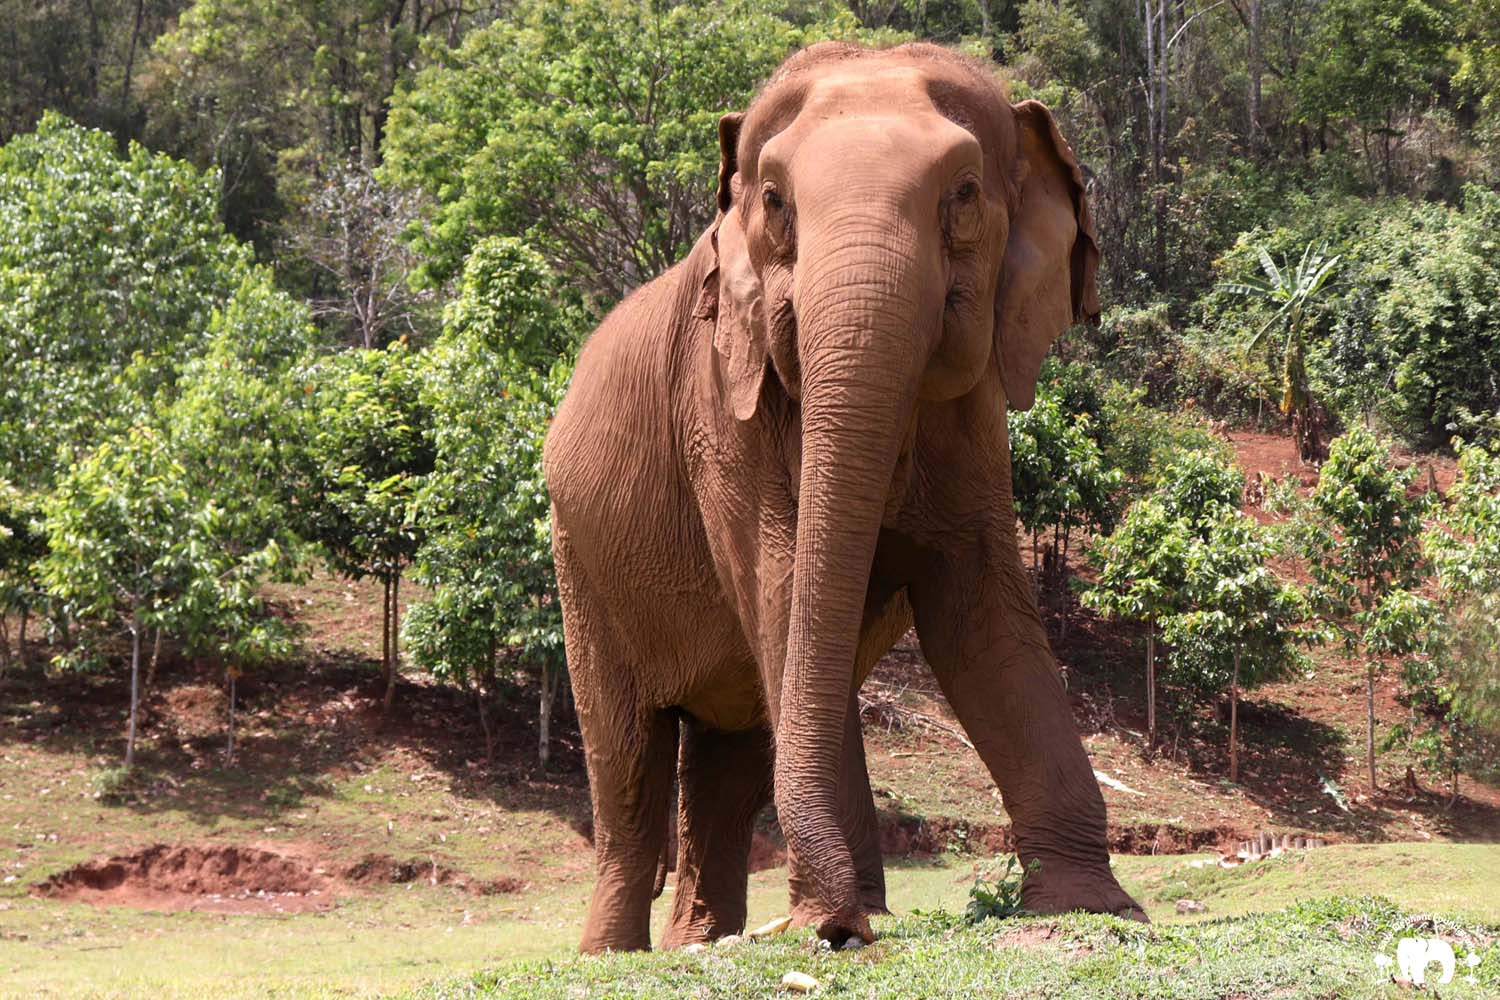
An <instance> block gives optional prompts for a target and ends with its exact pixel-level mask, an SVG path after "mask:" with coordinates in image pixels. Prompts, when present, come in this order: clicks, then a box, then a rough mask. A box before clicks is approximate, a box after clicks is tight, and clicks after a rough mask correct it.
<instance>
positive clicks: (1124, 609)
mask: <svg viewBox="0 0 1500 1000" xmlns="http://www.w3.org/2000/svg"><path fill="white" fill-rule="evenodd" d="M1243 492H1244V477H1243V476H1241V475H1240V473H1239V471H1238V470H1237V469H1234V468H1233V467H1232V466H1229V465H1227V464H1226V463H1224V462H1222V461H1220V460H1219V459H1218V458H1217V457H1216V456H1214V455H1213V454H1211V453H1209V452H1206V451H1196V450H1195V451H1189V452H1185V453H1183V454H1181V455H1179V456H1178V457H1177V458H1176V459H1175V460H1174V461H1173V462H1172V463H1171V464H1170V465H1168V466H1167V468H1166V469H1164V470H1163V471H1162V473H1161V476H1160V478H1159V479H1158V481H1157V486H1156V488H1155V490H1153V492H1152V493H1151V495H1149V496H1147V497H1145V498H1143V499H1141V500H1139V501H1137V502H1136V503H1135V504H1133V505H1132V506H1131V507H1130V509H1129V510H1127V511H1126V512H1125V517H1124V518H1123V519H1122V520H1121V521H1120V525H1119V527H1117V528H1116V529H1115V530H1114V532H1113V533H1112V534H1110V535H1108V536H1106V537H1104V538H1101V539H1098V540H1096V542H1095V544H1094V546H1093V547H1092V548H1091V549H1090V550H1089V559H1090V561H1091V562H1092V563H1093V564H1094V567H1095V569H1096V570H1097V572H1098V580H1097V582H1096V583H1095V584H1094V586H1092V587H1091V588H1089V589H1088V590H1086V591H1085V592H1084V595H1083V603H1084V604H1085V605H1087V606H1089V607H1092V608H1094V609H1095V610H1097V611H1099V612H1100V613H1101V614H1103V615H1104V616H1105V617H1107V618H1124V619H1127V620H1130V621H1138V622H1142V623H1144V624H1145V626H1146V740H1147V744H1148V746H1149V747H1151V748H1152V749H1154V748H1155V746H1156V733H1157V728H1156V640H1157V630H1158V628H1159V626H1160V624H1161V622H1162V621H1163V620H1164V619H1166V618H1167V617H1169V616H1171V615H1174V614H1177V613H1179V612H1181V611H1184V610H1185V609H1186V604H1185V601H1186V600H1187V597H1188V591H1187V588H1188V583H1189V580H1188V569H1189V566H1188V558H1189V556H1190V555H1192V554H1193V553H1194V552H1195V551H1197V549H1195V546H1201V544H1202V543H1204V542H1206V541H1207V539H1208V537H1209V532H1210V529H1211V526H1212V525H1213V523H1214V519H1215V518H1216V517H1217V516H1218V514H1219V512H1220V511H1221V510H1222V509H1224V508H1226V507H1237V506H1238V504H1239V501H1240V498H1241V496H1242V495H1243Z"/></svg>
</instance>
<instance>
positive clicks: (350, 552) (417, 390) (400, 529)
mask: <svg viewBox="0 0 1500 1000" xmlns="http://www.w3.org/2000/svg"><path fill="white" fill-rule="evenodd" d="M299 378H300V379H301V380H302V382H303V384H304V386H305V392H306V394H307V396H308V399H307V401H306V404H305V406H306V417H305V418H306V420H307V424H306V432H305V433H306V434H307V441H306V453H305V457H304V459H303V461H304V470H305V471H304V473H303V474H304V476H305V481H306V484H307V485H306V495H305V497H304V502H303V504H302V506H301V507H300V510H301V521H302V523H303V529H302V530H303V532H304V534H305V535H306V537H307V538H308V539H309V540H310V541H313V542H316V543H317V544H318V545H320V546H321V547H322V548H323V550H324V552H325V553H326V554H327V556H328V558H329V560H330V561H331V562H332V564H333V566H334V568H335V569H336V570H337V571H338V572H340V573H342V574H344V575H346V576H349V577H352V578H354V579H362V578H363V577H366V576H373V577H375V578H376V579H378V580H379V581H380V583H381V588H382V592H383V604H382V606H381V658H380V667H381V678H382V680H383V681H384V682H385V695H384V706H385V709H386V710H387V711H389V710H390V708H391V706H392V705H393V704H394V702H395V697H396V676H397V674H398V672H399V665H400V659H401V657H400V597H401V576H402V574H403V573H404V572H405V571H406V567H407V566H408V565H409V564H410V563H411V560H412V557H413V556H414V555H415V554H416V552H417V550H418V548H420V547H421V544H422V523H421V520H420V518H419V517H418V512H417V509H416V503H415V501H416V497H417V494H418V491H419V490H420V489H421V486H422V481H423V479H424V478H425V477H426V476H427V475H428V474H429V473H430V472H432V468H433V446H432V440H431V437H430V434H431V432H432V414H431V412H430V410H429V408H428V404H427V402H426V401H425V399H424V398H423V396H422V392H421V388H422V358H421V356H420V355H419V354H417V353H416V352H415V351H413V350H411V349H410V348H409V347H407V345H406V343H405V341H403V340H397V341H394V342H392V343H391V344H390V345H389V346H388V347H386V348H384V349H383V350H372V351H366V350H363V349H355V350H350V351H344V352H341V353H338V354H334V355H330V356H328V357H325V358H322V359H320V360H318V361H316V362H314V363H312V364H311V365H309V366H308V367H307V368H306V369H305V370H304V371H303V373H302V374H301V375H300V376H299Z"/></svg>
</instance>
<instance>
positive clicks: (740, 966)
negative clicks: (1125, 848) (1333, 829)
mask: <svg viewBox="0 0 1500 1000" xmlns="http://www.w3.org/2000/svg"><path fill="white" fill-rule="evenodd" d="M361 791H362V788H361ZM1203 860H1204V858H1203V857H1201V856H1199V857H1184V856H1174V857H1155V858H1150V857H1120V858H1117V859H1116V870H1117V871H1118V873H1119V875H1120V877H1121V880H1122V882H1123V883H1124V884H1125V885H1126V887H1127V888H1128V889H1129V890H1130V891H1131V892H1132V893H1134V894H1135V895H1136V896H1137V898H1138V899H1139V900H1140V901H1141V902H1142V903H1143V904H1144V905H1145V906H1146V908H1147V910H1148V912H1149V913H1150V914H1151V916H1152V919H1153V920H1154V921H1156V923H1155V924H1154V925H1153V927H1152V928H1151V929H1149V930H1143V929H1141V928H1136V927H1131V926H1129V925H1124V924H1120V923H1118V922H1115V921H1111V920H1106V919H1103V918H1083V917H1079V918H1068V919H1066V920H1063V921H1043V922H1036V921H1022V922H1016V921H1006V922H1004V923H1003V924H1000V923H990V924H986V925H983V926H982V927H980V928H978V929H973V930H970V929H965V928H962V927H960V926H959V925H958V924H956V923H955V922H954V918H939V917H927V918H922V917H917V916H913V914H914V913H916V912H917V911H922V912H933V911H937V910H939V909H941V910H946V911H947V912H949V913H957V912H960V911H961V910H962V909H963V906H964V904H965V903H966V902H967V898H968V888H969V886H970V885H971V884H972V882H973V879H974V876H975V873H976V870H982V869H983V868H984V867H985V864H984V863H983V862H980V861H978V860H976V859H972V858H957V859H955V858H947V859H940V860H939V861H937V862H935V863H909V864H904V865H892V866H890V867H889V868H888V870H887V877H888V882H889V887H890V892H889V899H890V904H891V907H892V909H893V910H894V911H896V912H897V913H900V914H906V915H907V916H905V917H902V918H892V919H885V920H882V921H880V922H878V923H877V927H878V929H879V930H880V932H881V933H882V935H883V938H882V941H881V942H880V943H878V944H877V945H876V946H875V947H872V948H870V949H867V950H866V951H864V952H860V953H858V954H854V955H821V954H814V953H813V952H811V951H810V950H808V948H807V946H806V942H805V941H804V939H803V938H802V936H800V935H796V934H793V935H787V936H785V938H784V939H782V940H780V941H778V942H776V943H775V944H770V945H764V946H763V945H755V946H753V947H752V946H746V947H745V950H744V951H743V952H739V951H737V952H734V953H733V957H732V958H726V957H724V953H721V952H714V953H711V954H710V955H707V956H686V955H681V954H675V955H673V954H665V955H656V956H648V957H639V956H620V957H616V958H612V959H608V960H602V961H601V960H594V959H580V958H577V957H576V956H575V955H574V949H575V948H576V945H577V941H578V935H579V932H580V929H581V926H582V920H583V915H584V910H585V907H586V906H587V902H588V893H589V885H588V884H587V882H586V881H581V882H568V883H566V884H563V885H561V886H540V887H538V888H536V889H533V890H531V891H528V892H525V893H522V894H518V895H515V896H502V897H473V896H468V895H465V894H462V893H460V892H457V891H455V890H451V889H446V888H441V887H439V888H431V887H426V886H420V885H419V886H415V887H413V888H410V889H408V888H404V887H397V888H392V889H388V890H382V891H381V892H379V893H377V894H374V895H369V896H362V897H351V898H349V899H346V900H345V901H343V902H341V903H340V904H339V905H338V907H337V908H335V909H334V910H332V911H330V912H328V913H321V914H303V915H298V916H291V917H265V916H259V917H224V916H216V915H209V914H201V913H178V914H175V915H167V914H157V913H140V912H136V911H131V910H123V909H112V910H102V909H95V908H93V907H88V906H83V905H77V904H57V903H51V902H45V901H42V900H36V899H32V898H30V897H28V896H25V895H24V894H22V893H21V892H20V891H19V888H18V885H17V884H15V883H13V884H11V885H9V886H6V887H5V890H6V891H5V892H4V894H3V895H0V997H68V998H73V997H149V998H151V1000H177V998H189V997H203V996H215V997H224V998H237V997H267V996H269V997H313V998H321V997H367V996H385V995H391V994H404V995H408V996H414V997H469V996H475V997H516V998H518V1000H519V998H526V997H535V998H538V1000H541V998H547V997H580V998H581V997H588V998H590V1000H605V998H614V997H618V998H625V997H632V998H633V997H648V998H649V997H657V996H660V997H667V996H672V997H675V996H695V997H696V996H705V997H715V996H761V995H767V996H769V995H772V994H773V993H775V987H776V984H777V983H779V982H780V978H781V975H782V973H784V972H785V971H787V970H789V969H792V968H797V969H800V970H802V971H805V972H808V973H810V974H812V975H813V976H815V977H817V978H818V979H819V980H820V981H826V982H825V988H824V990H823V991H821V992H822V994H823V995H828V996H861V997H863V996H892V997H925V996H932V997H947V996H954V997H958V996H969V995H986V996H1038V997H1042V996H1054V995H1056V996H1064V997H1079V998H1085V997H1094V996H1101V997H1102V996H1111V997H1113V996H1123V997H1130V996H1141V997H1146V996H1157V995H1168V996H1173V997H1181V998H1184V1000H1187V998H1194V997H1198V996H1203V997H1213V998H1215V1000H1221V998H1225V997H1232V996H1235V994H1236V992H1237V991H1238V992H1241V993H1245V994H1248V995H1251V996H1259V995H1260V994H1261V992H1263V990H1262V989H1261V986H1262V985H1264V984H1266V983H1274V984H1277V985H1278V986H1281V985H1286V987H1287V988H1295V989H1296V990H1301V991H1302V992H1291V993H1287V994H1284V996H1288V997H1297V996H1309V997H1312V996H1318V997H1322V996H1328V997H1340V996H1350V997H1365V996H1380V995H1381V994H1380V993H1379V992H1378V989H1376V987H1378V986H1379V982H1378V978H1375V979H1372V978H1370V976H1372V975H1373V974H1374V971H1375V968H1374V966H1373V964H1372V957H1373V954H1374V951H1375V950H1377V949H1378V948H1379V947H1380V946H1381V942H1382V941H1384V940H1385V936H1387V935H1388V934H1389V933H1391V928H1393V927H1396V921H1398V917H1397V915H1396V913H1395V910H1394V908H1393V906H1392V905H1391V904H1385V903H1378V904H1377V903H1370V902H1362V903H1358V904H1353V903H1349V904H1344V903H1340V904H1331V903H1328V902H1326V900H1327V899H1328V898H1329V897H1330V896H1331V895H1333V894H1336V893H1346V894H1363V893H1372V894H1373V893H1379V894H1383V895H1384V896H1386V897H1388V898H1389V899H1392V900H1395V901H1396V902H1397V903H1399V904H1400V906H1401V907H1402V908H1403V909H1404V910H1405V911H1407V912H1426V911H1437V912H1441V913H1443V914H1445V915H1446V916H1445V917H1444V923H1443V926H1444V927H1451V928H1453V929H1458V928H1459V927H1460V925H1459V924H1456V923H1452V921H1453V920H1459V921H1464V922H1465V923H1464V925H1463V926H1469V927H1477V926H1478V925H1480V924H1488V925H1491V926H1494V927H1500V898H1497V897H1500V894H1497V893H1495V892H1494V889H1495V887H1496V886H1497V885H1500V846H1495V845H1453V844H1431V845H1426V844H1424V845H1416V844H1394V845H1375V846H1366V847H1329V848H1322V849H1320V850H1317V851H1311V852H1308V853H1307V854H1305V855H1300V854H1292V855H1288V856H1286V857H1284V858H1279V859H1274V860H1269V861H1265V862H1259V863H1257V864H1255V865H1248V866H1243V867H1241V868H1237V869H1234V870H1228V871H1226V870H1221V869H1219V868H1217V867H1208V866H1204V867H1193V863H1194V862H1195V861H1203ZM1188 896H1191V898H1194V899H1197V900H1199V901H1201V902H1203V903H1205V904H1206V905H1207V906H1208V908H1209V909H1208V913H1207V914H1206V915H1181V914H1178V913H1177V911H1176V906H1175V903H1176V900H1178V899H1180V898H1185V897H1188ZM785 904H786V882H785V872H784V871H781V870H772V871H765V872H759V873H757V874H756V875H754V876H753V877H752V879H751V891H750V920H751V923H752V925H753V924H756V923H760V922H762V921H765V920H769V919H770V918H772V917H775V916H778V915H780V914H781V913H783V912H785ZM669 906H670V895H668V896H667V897H664V898H663V899H662V900H660V901H659V902H658V903H657V905H656V910H655V915H656V921H657V924H658V927H657V932H658V934H659V933H660V923H661V922H662V921H663V920H664V919H665V915H666V912H667V909H668V908H669ZM1268 911H1272V912H1269V913H1268ZM1277 911H1279V913H1278V912H1277ZM1330 914H1332V916H1330ZM466 915H467V922H466V919H465V918H466ZM1341 921H1343V922H1345V923H1349V922H1350V921H1352V924H1350V926H1353V927H1356V929H1358V933H1357V934H1355V935H1354V936H1353V937H1349V938H1347V939H1346V938H1344V937H1341V936H1340V934H1341V933H1342V932H1340V931H1339V930H1338V928H1339V927H1340V926H1342V924H1340V922H1341ZM1054 924H1055V925H1056V927H1057V930H1055V931H1052V932H1050V933H1051V936H1050V937H1048V938H1046V940H1044V941H1038V942H1033V945H1030V946H1028V947H1027V949H1026V950H1027V951H1028V952H1029V953H1034V954H1028V955H1027V956H1024V957H1023V956H1022V955H1021V954H1020V952H1018V951H1017V950H1016V949H1015V948H1012V947H1010V945H1008V944H1004V946H1002V947H999V948H996V947H994V946H993V945H994V942H995V937H996V935H997V934H1003V935H1010V934H1012V933H1013V932H1014V933H1017V934H1021V936H1022V937H1023V938H1027V937H1028V936H1032V937H1034V936H1036V935H1037V934H1040V933H1047V932H1045V931H1040V932H1038V931H1029V932H1023V931H1024V928H1027V927H1041V928H1047V927H1051V926H1053V925H1054ZM1330 928H1333V930H1330ZM1346 930H1347V928H1346ZM1301 935H1307V936H1308V940H1309V941H1310V942H1311V943H1310V944H1308V945H1306V946H1304V945H1303V944H1301V943H1298V942H1300V941H1301V937H1300V936H1301ZM1004 940H1005V938H1003V937H1002V944H1003V942H1004ZM1289 949H1290V950H1291V951H1295V952H1296V954H1291V953H1290V952H1289ZM1393 949H1394V945H1391V946H1390V947H1389V948H1387V949H1386V950H1388V951H1391V952H1392V953H1394V951H1393ZM1304 952H1305V954H1304ZM1487 961H1488V962H1490V963H1491V964H1490V965H1487V966H1485V967H1484V968H1486V969H1490V970H1492V971H1491V972H1487V973H1486V975H1489V976H1490V978H1489V979H1488V980H1485V982H1488V983H1490V984H1491V985H1492V987H1495V988H1500V970H1495V969H1494V965H1495V963H1500V949H1495V950H1494V951H1493V952H1492V953H1491V957H1490V958H1489V959H1487ZM487 969H488V970H491V971H485V970H487ZM1318 970H1323V971H1318ZM1058 977H1061V978H1058ZM1330 977H1331V978H1330ZM1117 981H1118V982H1119V983H1123V984H1125V986H1122V987H1121V992H1118V993H1116V992H1109V990H1107V989H1106V987H1105V984H1114V983H1116V982H1117ZM981 982H983V983H985V984H987V985H986V986H985V987H984V989H983V990H982V991H981V993H980V994H971V993H970V992H969V991H970V990H971V989H974V988H976V985H975V984H977V983H981ZM433 983H437V984H438V985H429V984H433ZM1058 983H1063V984H1064V985H1065V986H1066V989H1067V990H1072V991H1073V992H1066V991H1064V992H1057V993H1054V992H1052V989H1053V986H1055V985H1056V984H1058ZM1163 984H1169V985H1170V987H1171V989H1170V990H1166V989H1165V987H1164V986H1163ZM1179 987H1180V989H1179ZM1109 989H1113V986H1110V987H1109ZM1215 989H1217V990H1219V992H1213V990H1215ZM1090 990H1092V991H1094V992H1090ZM1164 990H1165V992H1163V991H1164ZM1132 991H1134V992H1132ZM1319 991H1322V992H1319ZM1340 991H1343V992H1340ZM1448 995H1449V994H1448V993H1447V992H1445V993H1444V996H1445V997H1446V996H1448ZM1451 995H1452V996H1455V997H1464V996H1481V995H1485V994H1483V993H1482V992H1473V991H1470V992H1468V993H1465V992H1462V991H1459V990H1456V991H1455V992H1453V993H1452V994H1451Z"/></svg>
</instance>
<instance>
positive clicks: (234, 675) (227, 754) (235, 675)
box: [224, 667, 240, 764]
mask: <svg viewBox="0 0 1500 1000" xmlns="http://www.w3.org/2000/svg"><path fill="white" fill-rule="evenodd" d="M239 677H240V672H239V669H238V668H237V667H230V668H229V745H228V746H227V747H226V748H225V749H224V763H226V764H233V763H234V702H235V696H236V695H237V694H238V693H239V691H238V685H239Z"/></svg>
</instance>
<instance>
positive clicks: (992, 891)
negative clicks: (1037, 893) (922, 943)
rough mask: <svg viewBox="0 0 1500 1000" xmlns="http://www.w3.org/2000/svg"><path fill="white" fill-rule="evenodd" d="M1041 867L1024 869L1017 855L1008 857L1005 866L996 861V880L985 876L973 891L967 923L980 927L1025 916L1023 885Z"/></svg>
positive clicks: (1034, 864)
mask: <svg viewBox="0 0 1500 1000" xmlns="http://www.w3.org/2000/svg"><path fill="white" fill-rule="evenodd" d="M1041 867H1042V864H1041V862H1040V861H1033V862H1031V863H1030V864H1029V865H1025V866H1023V865H1022V864H1021V859H1020V858H1018V857H1016V856H1015V855H1014V854H1010V855H1007V856H1006V858H1005V862H1004V864H1003V865H1002V864H1001V863H1000V862H999V859H996V863H995V868H994V872H995V874H994V877H993V878H992V879H986V878H984V876H982V875H981V876H980V877H978V878H976V879H975V880H974V885H973V886H972V887H970V889H969V905H968V906H966V907H964V923H967V924H977V923H980V922H981V921H985V920H989V919H991V918H993V919H995V920H1004V919H1005V918H1006V917H1014V916H1016V915H1017V914H1019V913H1022V912H1024V908H1023V906H1022V904H1021V883H1022V882H1024V881H1025V879H1026V876H1027V875H1032V874H1035V873H1036V872H1038V871H1040V870H1041Z"/></svg>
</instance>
